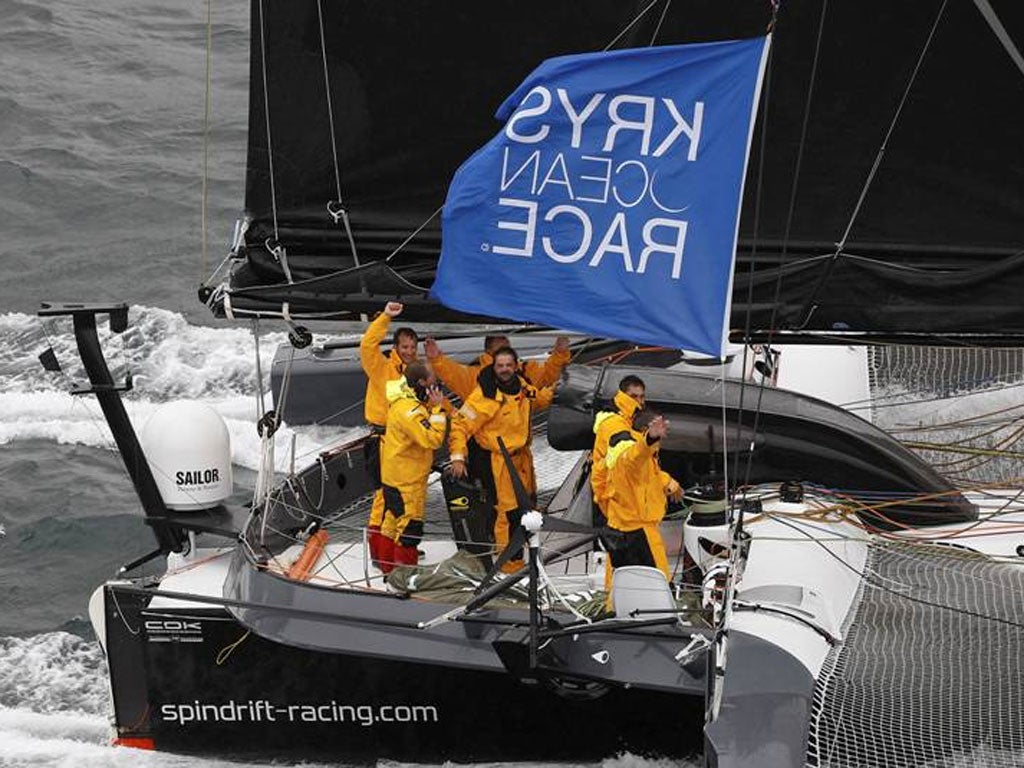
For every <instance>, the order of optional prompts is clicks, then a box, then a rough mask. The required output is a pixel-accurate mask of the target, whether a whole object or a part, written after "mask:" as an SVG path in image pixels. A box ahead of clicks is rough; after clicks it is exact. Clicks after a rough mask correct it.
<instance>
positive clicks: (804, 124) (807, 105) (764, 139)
mask: <svg viewBox="0 0 1024 768" xmlns="http://www.w3.org/2000/svg"><path fill="white" fill-rule="evenodd" d="M827 14H828V0H824V2H823V3H822V7H821V15H820V17H819V18H818V32H817V36H816V38H815V44H814V57H813V58H812V60H811V72H810V77H809V79H808V83H807V96H806V98H805V99H804V114H803V120H802V121H801V127H800V140H799V142H798V144H797V156H796V161H795V163H794V167H793V184H792V185H791V187H790V194H789V205H788V208H787V212H786V227H785V229H784V232H783V237H782V248H781V250H780V252H779V260H778V269H777V272H776V278H775V295H774V296H773V297H772V302H771V306H772V311H771V315H770V318H769V321H768V339H767V341H766V343H765V345H764V348H765V355H766V362H768V363H769V364H770V363H771V358H770V355H771V345H772V341H773V338H774V333H775V324H776V321H777V316H778V310H779V301H780V298H781V296H782V269H783V266H784V265H785V262H786V256H787V253H788V249H789V239H790V235H791V232H792V225H793V218H794V212H795V210H796V198H797V191H798V188H799V179H800V171H801V168H802V166H803V156H804V148H805V146H806V144H807V131H808V126H809V125H810V118H811V104H812V103H813V99H814V90H815V84H816V83H817V73H818V61H819V59H820V57H821V41H822V39H823V38H824V31H825V18H826V16H827ZM777 17H778V6H777V5H776V6H774V10H773V13H772V23H771V28H772V30H773V31H774V30H775V28H776V22H777ZM772 71H773V68H772V58H771V53H770V52H769V61H768V72H767V74H766V75H765V79H766V84H765V97H764V120H763V122H762V129H761V156H760V159H759V167H758V179H757V191H756V194H755V201H756V202H755V207H754V237H753V240H754V244H753V246H752V250H751V258H750V272H749V284H748V286H747V312H746V317H745V320H744V342H746V341H747V340H748V339H749V338H750V335H751V321H752V313H753V304H754V263H755V258H754V256H755V255H756V253H757V233H758V232H759V226H760V215H761V201H762V199H763V193H764V168H765V163H766V155H767V146H768V106H769V104H770V100H771V86H772ZM744 357H745V356H744ZM744 370H745V369H744ZM766 379H767V377H762V380H761V382H760V383H759V387H758V396H757V405H756V406H755V408H754V422H753V426H752V434H753V435H754V436H756V435H757V430H758V428H759V427H760V421H761V411H762V404H763V400H764V390H765V387H766V386H767V381H766ZM743 394H744V387H743V386H742V385H741V389H740V409H739V413H738V415H737V417H736V436H737V442H738V440H739V437H740V435H741V433H742V425H743V422H742V418H743V416H742V415H743ZM736 460H737V472H736V474H737V476H739V469H738V462H739V456H738V455H737V458H736ZM753 460H754V452H753V446H751V450H750V451H749V452H748V453H747V466H746V469H745V471H744V474H743V484H744V485H749V484H750V475H751V472H752V471H753Z"/></svg>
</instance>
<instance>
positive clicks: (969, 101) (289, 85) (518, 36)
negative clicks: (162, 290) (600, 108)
mask: <svg viewBox="0 0 1024 768" xmlns="http://www.w3.org/2000/svg"><path fill="white" fill-rule="evenodd" d="M977 1H978V2H979V3H981V0H977ZM981 4H982V5H984V6H985V7H986V8H990V9H991V11H992V14H991V15H994V16H995V17H996V18H998V19H999V20H1000V21H1001V24H1002V26H1003V27H1004V29H1005V35H1004V36H1003V39H1000V38H999V37H998V36H997V35H996V34H995V33H994V31H993V28H992V26H991V24H990V18H986V15H985V14H983V13H982V12H981V11H980V10H979V7H978V6H977V5H976V3H975V2H974V1H972V0H947V1H946V2H941V0H934V1H933V2H927V3H892V2H887V1H886V0H865V1H864V2H857V3H831V4H822V3H817V2H812V1H811V0H792V1H791V2H786V3H783V4H781V6H780V8H779V9H778V15H777V19H776V22H775V25H774V29H773V38H774V42H773V51H772V56H771V62H770V65H769V70H768V74H767V79H766V84H765V88H764V93H763V97H762V107H761V112H760V118H759V122H758V126H757V128H756V130H755V136H754V141H753V149H752V155H751V159H750V163H749V166H748V173H747V179H746V184H745V195H744V205H743V214H742V219H741V224H740V236H739V244H738V251H737V270H736V277H735V281H734V298H733V313H732V322H731V327H732V328H733V332H734V334H737V335H745V336H754V337H756V336H757V335H758V334H761V335H764V334H766V333H768V332H773V331H788V332H789V333H790V334H791V335H799V334H803V333H816V334H829V333H837V332H858V333H862V334H865V335H867V336H868V337H870V338H878V339H886V338H893V339H910V340H913V339H914V338H915V337H918V336H920V335H922V334H928V335H929V338H930V339H932V340H934V338H935V334H939V335H945V336H947V337H949V338H951V339H956V340H967V341H972V342H975V343H983V342H984V343H1016V344H1019V343H1021V341H1022V339H1024V305H1022V304H1021V302H1020V301H1019V296H1020V295H1021V293H1022V291H1024V269H1021V267H1022V266H1024V230H1022V226H1021V223H1022V222H1024V144H1022V142H1020V140H1019V135H1020V132H1021V125H1020V118H1019V109H1018V105H1019V103H1020V100H1021V98H1022V97H1024V75H1022V73H1021V71H1020V70H1019V69H1018V67H1017V64H1016V63H1015V60H1014V57H1013V55H1008V48H1009V49H1013V48H1014V47H1015V48H1016V50H1018V51H1019V49H1020V48H1021V47H1024V46H1022V42H1024V14H1022V13H1021V10H1020V8H1019V7H1017V5H1016V4H1014V3H1013V2H1012V0H991V2H988V3H981ZM772 17H773V8H772V5H771V4H770V3H768V2H763V0H742V2H741V1H740V0H730V1H728V2H727V1H724V0H717V1H716V2H711V1H709V0H672V2H663V0H654V2H637V3H622V2H614V0H599V1H596V2H589V3H587V5H586V12H585V13H581V8H580V6H579V4H578V3H572V2H567V1H565V0H562V1H554V2H551V1H546V2H543V3H539V2H537V3H535V2H532V0H527V1H526V2H506V1H504V0H502V1H500V2H493V3H488V4H487V6H486V11H483V10H481V7H480V6H479V4H470V3H468V2H466V1H465V0H446V2H443V3H437V2H433V3H430V2H426V0H420V1H419V2H404V3H401V4H395V5H383V6H381V5H380V4H372V3H369V2H365V1H358V0H357V1H355V2H346V3H326V2H322V0H321V2H314V0H300V1H298V2H295V1H291V2H284V1H283V0H254V2H253V6H252V58H251V78H250V82H251V86H250V87H251V91H250V114H249V123H250V129H249V157H248V168H247V178H246V204H245V208H246V222H245V223H246V228H245V231H244V236H243V237H242V238H240V243H239V245H238V247H237V248H236V251H235V254H234V257H233V259H232V261H231V274H230V277H229V278H228V279H227V281H226V282H224V283H223V284H221V285H217V286H214V285H209V286H207V287H205V288H204V289H203V291H202V295H203V297H204V299H205V300H207V302H208V303H209V304H210V305H211V307H212V308H213V310H214V311H215V312H217V313H221V314H223V313H231V314H235V315H245V314H265V315H276V316H280V315H282V314H284V315H287V316H291V317H296V318H297V317H304V316H305V317H345V316H353V315H355V314H357V313H359V312H361V311H366V310H368V309H375V308H378V307H379V306H380V304H381V302H382V301H384V300H385V299H387V298H392V297H396V296H397V297H401V298H402V300H403V301H405V302H406V304H407V306H408V310H407V312H408V313H409V314H410V317H411V318H412V319H418V320H451V319H473V318H469V317H466V316H464V315H463V316H460V315H458V313H453V312H452V311H451V310H448V309H446V308H444V307H442V306H440V305H439V304H437V303H436V302H433V301H431V300H430V299H429V298H428V292H429V289H430V286H431V283H432V280H433V276H434V269H435V267H436V262H437V258H438V253H439V249H440V222H439V215H438V212H439V210H440V207H441V205H442V203H443V201H444V199H445V194H446V191H447V187H448V184H449V182H450V181H451V178H452V175H453V174H454V172H455V170H456V169H457V168H458V167H459V165H460V164H461V163H462V162H463V161H464V160H465V159H466V158H467V157H468V156H469V155H470V154H472V153H473V152H474V151H475V150H476V149H477V148H478V147H480V146H482V145H483V144H484V143H485V142H486V141H487V139H488V137H490V136H491V135H493V133H494V132H495V130H496V129H497V128H498V127H499V126H498V123H497V122H496V121H495V120H494V119H493V114H494V112H495V110H496V108H497V106H498V105H499V104H500V103H501V102H502V100H503V99H504V98H505V96H506V95H507V94H508V93H510V92H512V90H513V89H514V88H515V86H516V85H517V84H518V83H519V82H520V81H521V80H522V79H523V78H524V77H525V75H526V74H527V73H529V72H530V71H531V70H532V69H533V68H534V67H535V66H536V65H537V64H538V63H539V62H540V61H542V60H544V59H547V58H551V57H553V56H557V55H563V54H569V53H581V52H587V51H598V50H602V49H605V48H606V47H610V48H612V49H619V48H635V47H643V46H646V45H651V44H654V45H673V44H678V43H685V42H693V41H711V40H726V39H741V38H749V37H756V36H760V35H763V34H764V33H765V32H766V31H767V29H768V26H769V24H770V23H771V21H772ZM384 43H386V44H384Z"/></svg>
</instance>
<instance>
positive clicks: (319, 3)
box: [316, 0, 360, 267]
mask: <svg viewBox="0 0 1024 768" xmlns="http://www.w3.org/2000/svg"><path fill="white" fill-rule="evenodd" d="M316 13H317V19H318V20H319V22H320V54H321V58H322V59H323V64H324V92H325V93H326V94H327V120H328V124H329V125H330V132H331V152H332V155H333V158H334V184H335V188H336V190H337V194H338V205H339V206H340V210H341V220H342V222H343V223H344V225H345V234H346V235H347V236H348V244H349V247H350V248H351V249H352V261H353V262H354V263H355V265H356V266H357V267H358V266H360V264H359V253H358V251H357V250H356V240H355V236H354V235H353V234H352V223H351V222H350V221H349V218H348V210H346V208H345V199H344V198H343V197H342V196H341V166H340V164H339V162H338V141H337V137H336V129H335V127H334V107H333V105H332V103H331V77H330V70H329V68H328V66H327V40H326V37H325V35H324V10H323V0H316ZM328 212H330V209H328Z"/></svg>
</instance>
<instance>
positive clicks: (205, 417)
mask: <svg viewBox="0 0 1024 768" xmlns="http://www.w3.org/2000/svg"><path fill="white" fill-rule="evenodd" d="M141 442H142V450H143V451H144V452H145V454H146V459H147V460H148V461H149V468H150V470H152V472H153V478H154V479H155V480H156V485H157V488H158V489H159V491H160V495H161V496H162V497H163V500H164V504H166V505H167V506H168V508H170V509H176V510H185V511H188V510H199V509H208V508H209V507H215V506H217V505H218V504H220V503H221V502H222V501H224V500H225V499H227V498H228V497H229V496H230V495H231V490H232V487H233V479H232V476H231V437H230V436H229V435H228V428H227V425H226V424H225V423H224V420H223V419H222V418H221V417H220V414H218V413H217V412H216V411H215V410H213V409H212V408H210V407H209V406H208V405H203V404H202V403H196V402H192V401H188V400H182V401H179V402H174V403H166V404H165V405H162V406H160V407H159V408H158V409H157V410H156V412H155V413H154V414H153V415H152V416H150V417H149V420H148V421H147V422H146V425H145V426H144V427H143V428H142V437H141Z"/></svg>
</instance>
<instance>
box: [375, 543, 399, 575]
mask: <svg viewBox="0 0 1024 768" xmlns="http://www.w3.org/2000/svg"><path fill="white" fill-rule="evenodd" d="M377 535H378V536H380V541H379V542H378V543H377V558H378V562H377V563H375V565H376V566H377V567H378V568H380V570H381V573H391V571H392V569H394V567H395V563H396V560H395V550H396V549H397V548H398V547H397V546H396V545H395V542H394V541H392V540H391V539H389V538H388V537H387V536H384V535H383V534H379V533H378V534H377Z"/></svg>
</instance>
